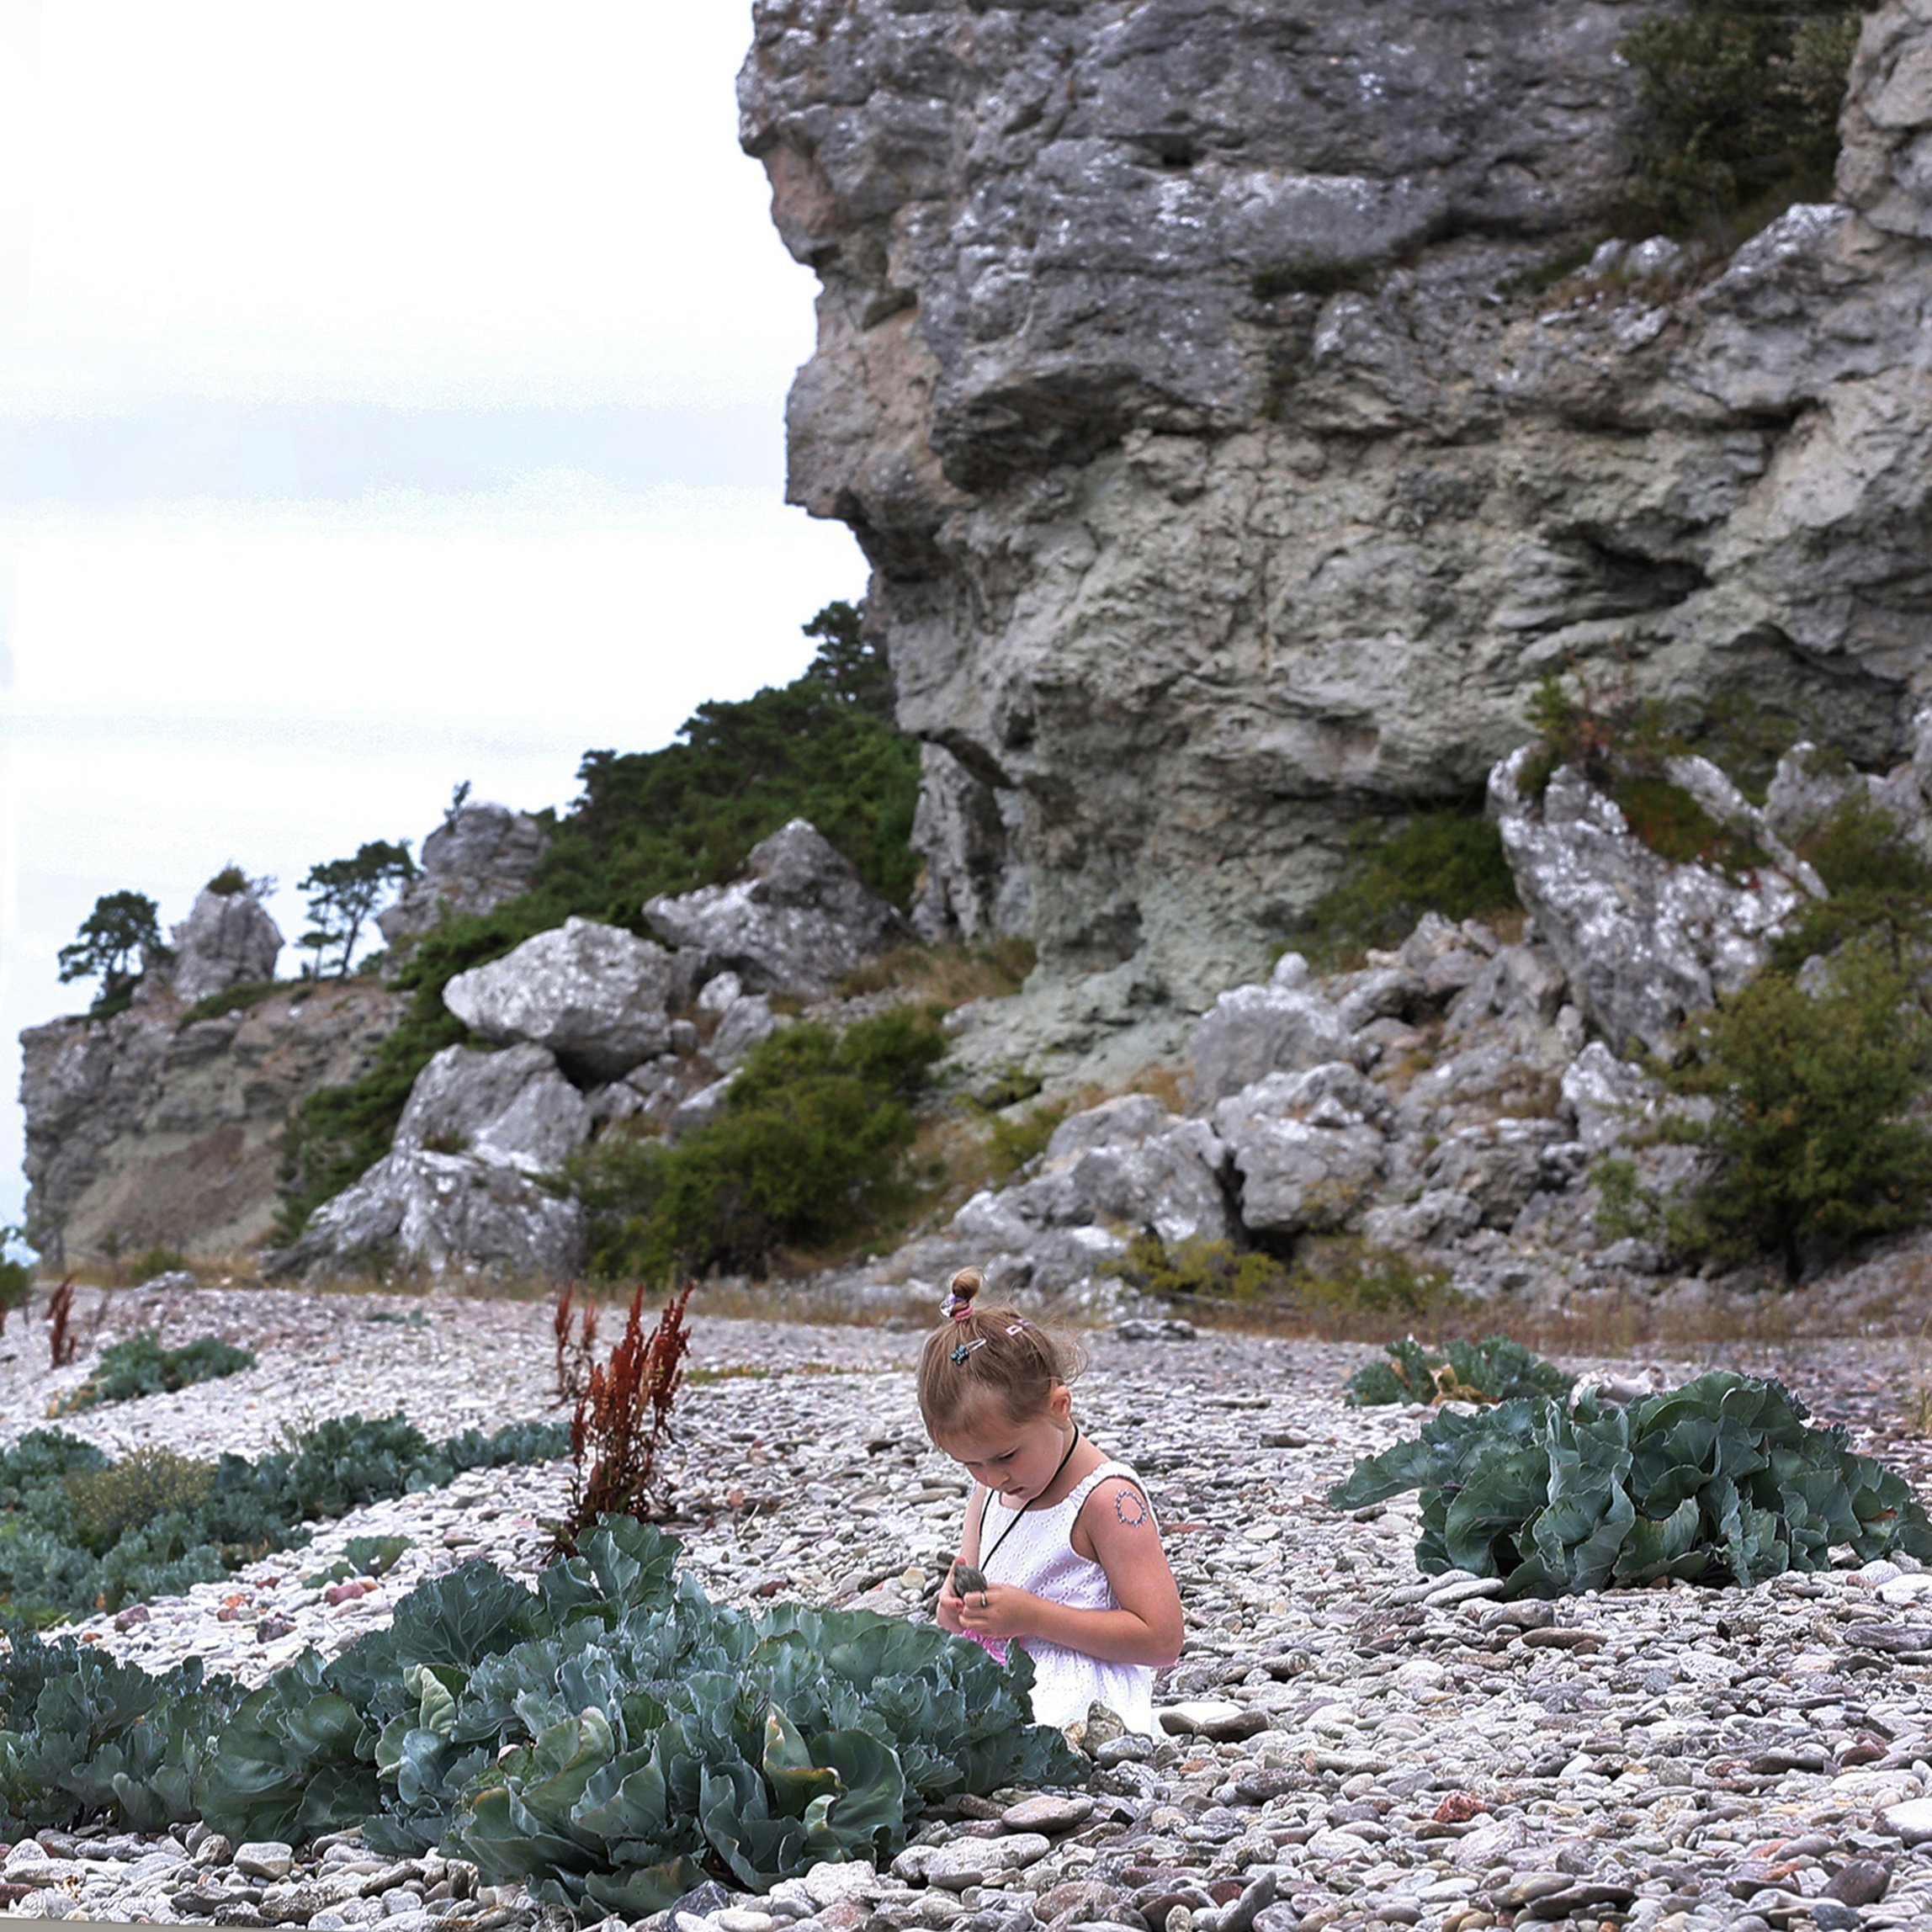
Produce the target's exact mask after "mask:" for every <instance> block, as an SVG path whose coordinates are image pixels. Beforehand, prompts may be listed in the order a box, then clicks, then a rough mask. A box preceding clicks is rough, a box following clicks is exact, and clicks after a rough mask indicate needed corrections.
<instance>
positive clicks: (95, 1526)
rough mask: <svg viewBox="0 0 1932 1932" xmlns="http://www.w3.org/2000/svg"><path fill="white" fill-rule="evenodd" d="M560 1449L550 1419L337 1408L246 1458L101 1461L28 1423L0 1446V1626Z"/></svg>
mask: <svg viewBox="0 0 1932 1932" xmlns="http://www.w3.org/2000/svg"><path fill="white" fill-rule="evenodd" d="M568 1448H569V1441H568V1436H567V1434H566V1431H565V1430H564V1429H562V1428H561V1427H560V1426H559V1425H556V1424H555V1423H531V1422H525V1423H515V1424H512V1425H510V1426H509V1427H507V1428H505V1429H501V1430H497V1431H496V1433H495V1434H494V1435H492V1436H485V1435H483V1434H482V1433H481V1432H480V1431H479V1430H474V1429H466V1430H462V1431H461V1432H460V1433H459V1434H458V1435H455V1436H450V1437H449V1439H448V1440H447V1441H443V1442H439V1443H436V1442H432V1441H429V1439H428V1438H427V1436H424V1435H423V1434H422V1431H421V1430H419V1429H417V1427H416V1426H415V1425H413V1424H411V1423H410V1422H408V1421H406V1420H404V1419H403V1418H402V1417H401V1416H400V1415H392V1416H388V1417H385V1418H382V1419H380V1420H364V1419H363V1418H362V1417H361V1416H358V1415H348V1416H338V1417H335V1418H332V1420H328V1421H326V1422H321V1423H318V1424H317V1425H316V1426H315V1427H314V1428H313V1429H311V1430H305V1432H304V1433H302V1434H301V1435H300V1436H298V1437H296V1438H295V1441H292V1442H291V1443H290V1445H289V1446H288V1447H287V1448H286V1449H282V1450H278V1451H276V1452H274V1453H273V1454H271V1455H268V1456H263V1457H259V1458H257V1460H256V1461H254V1462H248V1461H247V1460H246V1459H245V1458H244V1457H240V1456H223V1457H220V1458H219V1459H218V1460H216V1461H214V1462H209V1461H206V1460H204V1459H202V1458H199V1457H192V1456H182V1455H178V1454H177V1453H176V1452H173V1450H167V1449H160V1448H144V1449H137V1450H133V1451H130V1452H129V1453H128V1454H126V1455H125V1456H123V1457H120V1458H119V1460H117V1461H114V1462H109V1459H108V1458H107V1457H105V1456H104V1455H103V1453H102V1452H100V1451H99V1450H98V1449H97V1448H96V1447H94V1446H93V1444H92V1443H91V1442H83V1441H81V1440H80V1439H79V1438H78V1437H77V1436H69V1435H67V1434H66V1433H65V1432H64V1431H62V1430H54V1429H37V1430H33V1431H31V1432H30V1433H29V1434H28V1435H26V1436H22V1437H21V1438H20V1440H19V1441H18V1442H16V1443H14V1444H13V1445H12V1446H10V1447H9V1448H8V1449H6V1450H4V1451H0V1627H5V1628H7V1629H8V1631H9V1632H19V1631H21V1630H23V1629H41V1628H45V1627H47V1626H49V1625H50V1624H55V1623H59V1622H61V1621H65V1620H66V1619H67V1618H69V1617H72V1616H85V1615H87V1614H88V1613H89V1612H90V1611H97V1610H119V1608H121V1606H123V1605H125V1604H129V1603H138V1602H140V1601H141V1600H143V1599H144V1598H146V1597H151V1596H157V1595H162V1593H164V1592H169V1591H180V1590H186V1589H188V1587H189V1586H190V1585H191V1584H197V1583H205V1582H210V1581H212V1580H213V1579H215V1578H218V1577H220V1576H224V1575H226V1574H228V1573H229V1572H230V1571H231V1570H236V1569H239V1568H241V1567H242V1564H244V1563H250V1562H252V1561H253V1560H254V1559H255V1558H257V1557H261V1556H266V1555H267V1554H268V1552H269V1551H271V1550H274V1549H288V1548H291V1547H295V1546H296V1545H299V1544H300V1543H303V1542H306V1541H307V1540H308V1534H309V1532H308V1530H307V1528H306V1527H305V1526H306V1525H308V1524H311V1523H314V1522H318V1521H323V1520H326V1519H327V1518H331V1517H336V1516H342V1515H347V1514H348V1512H349V1511H350V1510H354V1509H359V1508H361V1507H362V1506H363V1505H364V1504H367V1503H373V1502H375V1501H377V1500H379V1499H382V1498H384V1497H388V1496H400V1495H401V1494H405V1493H406V1491H409V1490H412V1489H435V1488H438V1487H440V1486H441V1485H443V1484H444V1483H448V1482H449V1481H450V1480H451V1478H453V1477H454V1476H455V1475H456V1473H458V1472H459V1471H460V1470H464V1469H473V1468H497V1467H499V1466H501V1465H502V1464H504V1463H511V1462H542V1461H546V1460H549V1459H550V1458H552V1457H560V1456H562V1455H564V1454H565V1453H566V1452H567V1450H568Z"/></svg>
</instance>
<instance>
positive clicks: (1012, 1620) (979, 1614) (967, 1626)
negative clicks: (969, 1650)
mask: <svg viewBox="0 0 1932 1932" xmlns="http://www.w3.org/2000/svg"><path fill="white" fill-rule="evenodd" d="M947 1587H948V1588H950V1587H951V1585H950V1584H948V1586H947ZM958 1601H959V1627H960V1628H961V1629H962V1630H968V1631H970V1632H972V1633H973V1634H974V1636H975V1637H998V1638H1000V1639H1003V1640H1005V1641H1006V1642H1009V1643H1010V1642H1011V1640H1012V1639H1013V1638H1015V1637H1028V1636H1031V1635H1032V1632H1034V1630H1035V1629H1037V1628H1038V1611H1039V1608H1040V1600H1039V1598H1038V1597H1037V1596H1035V1595H1033V1593H1032V1591H1031V1590H1018V1589H1016V1588H1015V1587H1014V1586H1013V1585H1012V1584H1010V1583H990V1584H987V1586H986V1587H985V1589H984V1590H969V1591H968V1592H967V1593H966V1595H965V1596H964V1597H963V1598H961V1599H959V1600H958Z"/></svg>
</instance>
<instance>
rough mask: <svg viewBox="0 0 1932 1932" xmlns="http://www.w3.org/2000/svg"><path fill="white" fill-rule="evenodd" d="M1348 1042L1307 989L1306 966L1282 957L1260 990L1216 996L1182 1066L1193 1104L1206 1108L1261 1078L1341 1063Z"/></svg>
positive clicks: (1343, 1025)
mask: <svg viewBox="0 0 1932 1932" xmlns="http://www.w3.org/2000/svg"><path fill="white" fill-rule="evenodd" d="M1350 1035H1351V1029H1350V1027H1349V1024H1348V1022H1347V1021H1346V1020H1345V1018H1344V1017H1343V1016H1342V1014H1341V1012H1340V1010H1339V1009H1338V1008H1337V1007H1336V1006H1334V1005H1333V1004H1332V1003H1331V1002H1330V1000H1328V999H1327V998H1326V997H1325V996H1324V995H1323V994H1322V993H1320V992H1319V991H1318V990H1316V989H1315V988H1314V987H1313V986H1311V985H1309V984H1308V962H1307V960H1305V959H1304V958H1303V957H1302V956H1301V954H1300V953H1286V954H1284V955H1283V957H1282V959H1281V960H1280V961H1279V962H1278V963H1277V964H1276V967H1275V970H1274V974H1273V977H1272V978H1271V979H1270V980H1269V982H1268V983H1267V985H1261V986H1236V987H1234V988H1233V989H1232V990H1230V991H1229V992H1225V993H1223V994H1222V995H1221V996H1220V998H1219V999H1218V1000H1216V1001H1215V1002H1214V1004H1213V1006H1212V1007H1211V1008H1210V1009H1209V1010H1208V1011H1207V1013H1206V1014H1205V1015H1203V1016H1202V1021H1201V1023H1200V1025H1199V1026H1198V1027H1196V1028H1195V1029H1194V1038H1192V1041H1191V1042H1190V1043H1189V1044H1188V1048H1187V1059H1188V1064H1189V1067H1190V1069H1191V1070H1192V1075H1193V1082H1194V1100H1195V1104H1196V1105H1197V1107H1212V1106H1213V1104H1214V1103H1215V1102H1216V1101H1220V1100H1224V1099H1226V1098H1227V1097H1228V1096H1229V1095H1230V1094H1237V1093H1239V1092H1240V1091H1241V1090H1242V1089H1243V1088H1244V1087H1246V1086H1250V1085H1252V1084H1253V1083H1254V1082H1255V1081H1256V1080H1260V1079H1261V1077H1262V1076H1263V1075H1266V1074H1271V1073H1300V1072H1303V1071H1304V1070H1306V1069H1308V1068H1310V1067H1317V1066H1320V1065H1322V1064H1324V1062H1328V1061H1333V1060H1340V1059H1346V1058H1348V1057H1349V1055H1350V1054H1351V1045H1350Z"/></svg>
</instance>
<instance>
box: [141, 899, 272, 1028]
mask: <svg viewBox="0 0 1932 1932" xmlns="http://www.w3.org/2000/svg"><path fill="white" fill-rule="evenodd" d="M235 876H236V875H235V874H233V873H223V874H221V876H220V878H219V879H218V880H217V881H216V882H215V884H210V885H205V886H204V887H203V888H202V889H201V892H200V894H199V896H198V897H197V898H196V900H195V901H194V910H193V911H192V912H190V913H189V914H188V917H187V918H186V919H184V920H183V921H182V922H181V923H180V924H179V925H178V926H176V927H175V928H174V929H173V933H172V935H171V937H172V938H173V941H174V959H173V964H172V965H171V966H170V967H168V968H167V976H168V977H169V978H170V979H171V980H172V983H173V989H174V991H175V993H176V995H178V997H179V998H181V999H182V1000H185V1001H186V1002H187V1003H188V1005H189V1006H193V1005H194V1003H195V1002H196V1001H197V1000H205V999H206V998H208V997H209V995H210V994H214V993H226V992H227V991H228V990H230V989H231V987H235V986H260V985H267V984H268V982H269V981H270V980H272V979H273V978H274V977H275V962H276V961H277V960H278V959H279V958H280V957H281V954H282V929H281V927H280V926H278V925H276V923H275V921H273V919H271V918H270V917H269V916H268V911H267V910H266V909H265V908H264V907H263V905H262V903H261V901H260V900H257V898H256V896H255V894H254V893H253V892H252V890H251V889H249V888H248V886H247V884H246V883H242V884H237V886H236V889H234V890H233V891H231V892H225V891H221V890H219V889H218V887H219V886H220V885H223V884H226V883H227V881H228V879H229V878H231V877H235Z"/></svg>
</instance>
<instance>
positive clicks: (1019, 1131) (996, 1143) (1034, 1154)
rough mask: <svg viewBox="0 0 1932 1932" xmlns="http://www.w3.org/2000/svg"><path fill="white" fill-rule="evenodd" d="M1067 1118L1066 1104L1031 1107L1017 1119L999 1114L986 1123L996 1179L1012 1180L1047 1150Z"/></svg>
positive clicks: (1055, 1103)
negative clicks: (1055, 1131) (1030, 1161)
mask: <svg viewBox="0 0 1932 1932" xmlns="http://www.w3.org/2000/svg"><path fill="white" fill-rule="evenodd" d="M1066 1117H1067V1108H1066V1102H1065V1101H1049V1102H1048V1104H1047V1105H1045V1106H1043V1107H1028V1108H1027V1111H1026V1112H1024V1113H1023V1114H1022V1115H1021V1116H1020V1117H1019V1118H1018V1119H1017V1120H1013V1119H1010V1118H1009V1117H1007V1116H1006V1115H1005V1114H1003V1113H996V1114H995V1115H994V1116H993V1117H992V1118H991V1119H990V1121H989V1122H988V1123H986V1125H987V1136H986V1137H987V1140H988V1143H989V1144H990V1148H991V1150H992V1157H993V1158H992V1169H993V1178H994V1179H995V1181H1011V1179H1012V1177H1013V1176H1015V1175H1016V1174H1017V1173H1018V1172H1019V1171H1020V1170H1021V1169H1022V1167H1024V1166H1025V1165H1027V1162H1028V1161H1029V1160H1036V1159H1037V1158H1038V1156H1039V1155H1041V1154H1044V1153H1045V1152H1046V1151H1047V1143H1048V1141H1049V1140H1051V1139H1052V1138H1054V1128H1057V1127H1058V1126H1059V1124H1060V1123H1061V1122H1062V1121H1063V1120H1064V1119H1065V1118H1066Z"/></svg>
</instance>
